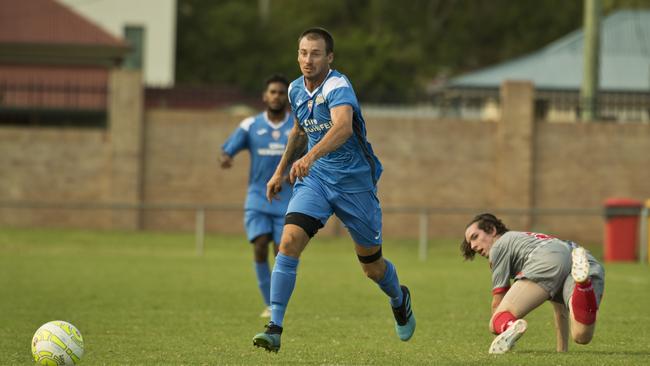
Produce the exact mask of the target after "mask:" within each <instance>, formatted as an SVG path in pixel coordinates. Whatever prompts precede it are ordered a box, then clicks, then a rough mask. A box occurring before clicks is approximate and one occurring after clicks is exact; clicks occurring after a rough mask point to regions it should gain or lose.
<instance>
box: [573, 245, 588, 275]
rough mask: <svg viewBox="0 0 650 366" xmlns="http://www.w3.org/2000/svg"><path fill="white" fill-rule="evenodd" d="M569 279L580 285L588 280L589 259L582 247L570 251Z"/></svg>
mask: <svg viewBox="0 0 650 366" xmlns="http://www.w3.org/2000/svg"><path fill="white" fill-rule="evenodd" d="M571 260H572V262H573V264H572V265H571V277H573V280H574V281H576V282H578V283H582V282H585V281H586V280H587V279H588V278H589V259H587V251H586V250H585V248H583V247H577V248H575V249H573V250H572V251H571Z"/></svg>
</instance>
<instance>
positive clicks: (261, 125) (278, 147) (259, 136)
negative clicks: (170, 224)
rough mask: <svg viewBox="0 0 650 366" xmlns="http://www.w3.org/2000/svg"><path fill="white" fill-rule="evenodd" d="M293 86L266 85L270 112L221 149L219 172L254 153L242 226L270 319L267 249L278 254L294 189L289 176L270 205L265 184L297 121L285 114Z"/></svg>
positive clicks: (274, 81)
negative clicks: (245, 152)
mask: <svg viewBox="0 0 650 366" xmlns="http://www.w3.org/2000/svg"><path fill="white" fill-rule="evenodd" d="M288 86H289V81H288V80H287V79H286V78H285V77H284V76H281V75H273V76H271V77H270V78H269V79H267V80H266V88H265V90H264V94H263V96H262V99H263V101H264V103H265V104H266V111H264V112H262V113H260V114H258V115H256V116H253V117H249V118H246V119H245V120H243V121H242V122H241V124H240V125H239V127H237V129H236V130H235V131H234V132H233V133H232V135H231V136H230V137H229V138H228V140H226V142H225V143H224V144H223V146H222V154H221V157H220V159H219V160H220V163H221V167H222V168H224V169H227V168H230V167H231V166H232V163H233V157H234V156H235V155H236V154H237V153H238V152H240V151H241V150H244V149H247V150H248V151H249V152H250V172H249V176H248V195H247V196H246V203H245V206H244V209H245V214H244V224H245V226H246V234H247V236H248V240H249V241H250V242H251V243H253V251H254V261H255V273H256V275H257V284H258V286H259V288H260V292H261V293H262V298H263V299H264V303H265V304H266V306H265V308H264V311H263V312H262V314H261V315H260V316H261V317H265V318H268V317H270V316H271V309H270V307H271V295H270V291H271V272H270V269H269V263H268V251H269V250H268V247H269V243H270V242H271V241H273V242H274V243H275V245H274V253H275V254H277V251H278V247H277V246H278V245H279V244H280V237H281V235H282V227H283V225H284V214H285V213H286V212H287V205H288V203H289V197H291V186H290V185H289V184H288V182H287V179H286V172H285V182H284V183H281V186H282V192H280V193H279V195H278V196H277V197H276V198H277V199H276V200H274V201H273V202H269V201H267V200H266V183H267V182H268V180H269V179H270V178H271V177H272V176H273V174H274V172H275V168H276V166H277V165H278V163H279V162H280V158H281V157H282V154H283V153H284V149H285V147H286V144H287V136H288V135H289V132H290V131H291V128H292V125H293V124H292V121H293V116H292V114H291V113H289V112H288V111H287V88H288Z"/></svg>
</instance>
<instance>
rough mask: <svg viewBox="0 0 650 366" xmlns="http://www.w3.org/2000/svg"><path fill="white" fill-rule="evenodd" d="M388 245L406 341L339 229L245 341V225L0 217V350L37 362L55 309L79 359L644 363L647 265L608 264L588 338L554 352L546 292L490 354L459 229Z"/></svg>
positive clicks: (250, 313)
mask: <svg viewBox="0 0 650 366" xmlns="http://www.w3.org/2000/svg"><path fill="white" fill-rule="evenodd" d="M384 254H385V255H386V256H387V257H388V258H390V259H391V261H393V263H395V265H396V267H397V270H398V274H399V277H400V279H401V280H402V282H404V283H405V284H407V285H408V286H409V287H410V288H411V290H412V293H413V308H414V311H415V315H416V317H417V321H418V328H417V330H416V333H415V335H414V338H413V339H412V340H411V341H410V342H408V343H403V342H400V341H399V340H398V339H397V336H396V335H395V333H394V329H393V320H392V313H391V311H390V308H389V305H388V301H387V299H386V297H385V295H383V294H382V293H381V291H380V290H379V289H378V288H377V286H376V285H375V284H374V283H372V282H371V281H370V280H368V279H367V278H365V276H364V275H363V274H362V272H361V269H360V267H359V264H358V261H357V258H356V256H355V255H354V250H353V248H352V245H351V243H350V241H349V239H347V238H341V239H327V238H322V237H320V238H316V239H314V241H313V242H312V243H310V245H309V247H308V248H307V250H306V251H305V253H304V254H303V256H302V258H301V263H300V266H299V269H298V281H297V283H296V289H295V292H294V295H293V297H292V299H291V302H290V304H289V307H288V312H287V316H286V318H285V331H284V334H283V338H282V349H281V350H280V353H278V354H277V355H276V354H268V353H266V352H264V351H261V350H259V349H256V348H254V347H253V346H252V342H251V340H252V337H253V335H255V334H256V333H257V332H258V331H260V330H262V325H263V324H264V320H263V319H260V318H259V317H258V314H259V313H260V311H261V310H262V308H263V304H262V301H261V297H260V295H259V292H258V289H257V285H256V282H255V274H254V271H253V265H252V249H251V247H250V244H248V243H247V242H246V240H245V238H244V237H243V236H242V237H240V236H216V235H208V236H207V237H206V254H205V256H203V257H197V256H196V255H195V252H194V238H193V236H192V235H191V234H162V233H142V232H141V233H121V232H86V231H74V230H52V229H49V230H46V229H39V230H36V229H0V268H2V275H1V276H0V299H2V301H0V324H2V331H3V336H2V337H0V353H1V354H2V361H1V362H0V364H3V365H33V364H34V363H33V360H32V359H31V354H30V341H31V337H32V335H33V334H34V332H35V331H36V329H37V328H38V327H39V326H41V325H42V324H43V323H45V322H47V321H51V320H66V321H69V322H71V323H72V324H74V325H75V326H76V327H78V328H79V330H80V331H81V333H82V334H83V338H84V341H85V347H86V352H85V355H84V358H83V360H82V362H81V364H82V365H87V366H91V365H222V364H238V365H241V364H248V365H261V364H278V365H295V364H340V365H362V364H363V365H398V364H399V365H426V364H430V365H450V364H451V365H642V364H646V363H647V359H648V356H649V355H650V353H649V351H648V348H647V339H648V337H647V334H648V329H649V328H650V320H649V317H648V308H647V304H648V303H649V302H650V277H649V276H648V267H647V266H645V265H638V264H608V265H606V270H607V284H606V290H605V297H604V299H603V303H602V306H601V309H600V312H599V314H598V322H599V324H598V327H597V330H596V336H595V338H594V340H593V342H592V343H591V344H589V345H586V346H580V345H576V344H571V345H570V346H569V347H570V352H569V353H567V354H556V353H555V351H554V348H555V332H554V329H553V320H552V319H553V317H552V309H551V307H550V306H549V305H548V304H545V305H543V306H542V307H541V308H540V309H538V310H536V311H534V312H533V313H532V314H530V315H529V316H528V317H526V319H527V320H528V322H529V330H528V332H527V333H526V334H525V335H524V337H523V338H522V339H521V340H520V341H519V342H518V344H517V348H516V349H515V351H514V352H513V353H511V354H508V355H503V356H501V357H496V356H490V355H488V354H487V349H488V346H489V344H490V342H491V340H492V335H491V334H490V333H489V332H488V330H487V322H488V319H489V317H490V310H489V309H490V300H491V296H490V272H489V267H488V265H487V262H486V261H485V260H484V259H482V258H479V259H477V260H475V261H473V262H463V260H462V258H461V257H460V253H459V251H458V240H453V241H452V240H435V241H433V242H432V243H431V248H430V250H429V260H428V261H427V262H425V263H422V262H419V261H417V258H416V257H417V243H416V242H415V241H396V240H387V241H386V242H385V245H384Z"/></svg>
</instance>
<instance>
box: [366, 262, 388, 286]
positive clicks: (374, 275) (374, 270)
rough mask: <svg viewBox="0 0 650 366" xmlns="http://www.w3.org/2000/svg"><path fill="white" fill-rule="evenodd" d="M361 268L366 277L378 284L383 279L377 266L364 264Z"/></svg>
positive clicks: (380, 269) (381, 271)
mask: <svg viewBox="0 0 650 366" xmlns="http://www.w3.org/2000/svg"><path fill="white" fill-rule="evenodd" d="M361 267H362V268H363V273H364V274H365V275H366V277H368V278H370V279H371V280H373V281H375V282H379V281H381V279H382V278H384V271H383V269H382V268H381V266H380V265H378V264H364V265H362V266H361Z"/></svg>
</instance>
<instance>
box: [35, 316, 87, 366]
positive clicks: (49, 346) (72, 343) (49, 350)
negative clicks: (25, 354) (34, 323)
mask: <svg viewBox="0 0 650 366" xmlns="http://www.w3.org/2000/svg"><path fill="white" fill-rule="evenodd" d="M32 355H33V356H34V361H36V363H37V364H39V365H46V366H68V365H77V364H78V363H79V362H80V361H81V357H83V355H84V340H83V337H82V336H81V333H80V332H79V330H78V329H77V328H75V326H74V325H72V324H70V323H68V322H64V321H62V320H55V321H51V322H49V323H45V324H43V325H42V326H41V327H40V328H38V330H37V331H36V333H35V334H34V338H33V339H32Z"/></svg>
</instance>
